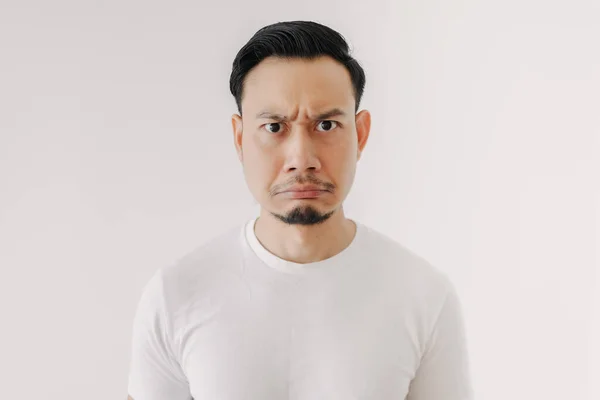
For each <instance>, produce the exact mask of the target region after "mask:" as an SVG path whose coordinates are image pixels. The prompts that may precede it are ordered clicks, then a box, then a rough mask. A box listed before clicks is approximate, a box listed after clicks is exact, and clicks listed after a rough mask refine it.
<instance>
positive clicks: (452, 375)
mask: <svg viewBox="0 0 600 400" xmlns="http://www.w3.org/2000/svg"><path fill="white" fill-rule="evenodd" d="M468 358H469V356H468V349H467V340H466V334H465V327H464V319H463V313H462V308H461V303H460V301H459V298H458V296H457V293H456V291H455V288H454V286H453V285H452V284H450V286H449V289H448V292H447V295H446V298H445V300H444V303H443V305H442V308H441V310H440V312H439V315H438V317H437V320H436V323H435V325H434V327H433V330H432V332H431V335H430V336H429V339H428V342H427V345H426V348H425V351H424V353H423V356H422V358H421V363H420V365H419V367H418V368H417V371H416V374H415V377H414V378H413V380H412V381H411V383H410V388H409V393H408V396H407V400H442V399H443V400H471V399H472V398H473V394H472V388H471V381H470V370H469V369H470V367H469V359H468Z"/></svg>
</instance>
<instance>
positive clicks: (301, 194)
mask: <svg viewBox="0 0 600 400" xmlns="http://www.w3.org/2000/svg"><path fill="white" fill-rule="evenodd" d="M326 193H328V191H327V190H289V191H285V192H282V194H283V195H284V196H285V197H286V198H290V199H315V198H318V197H321V196H323V195H324V194H326Z"/></svg>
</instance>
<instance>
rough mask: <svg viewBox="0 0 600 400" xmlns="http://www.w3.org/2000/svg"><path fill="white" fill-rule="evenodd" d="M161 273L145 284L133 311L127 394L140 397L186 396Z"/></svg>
mask: <svg viewBox="0 0 600 400" xmlns="http://www.w3.org/2000/svg"><path fill="white" fill-rule="evenodd" d="M163 285H164V282H163V277H162V275H161V274H160V271H158V272H157V273H156V274H155V275H154V276H153V277H152V278H151V279H150V280H149V282H148V283H147V284H146V286H145V287H144V289H143V291H142V295H141V297H140V300H139V302H138V306H137V309H136V312H135V317H134V321H133V328H132V338H131V359H130V368H129V380H128V396H129V399H132V396H135V397H136V398H138V399H140V400H190V399H191V398H192V396H191V395H190V391H189V385H188V382H187V379H186V377H185V375H184V373H183V370H182V368H181V366H180V364H179V360H178V359H177V356H176V354H175V351H174V349H173V346H172V339H171V335H172V333H171V330H170V326H169V320H168V313H167V307H166V305H165V304H166V302H165V298H164V296H165V293H164V287H163Z"/></svg>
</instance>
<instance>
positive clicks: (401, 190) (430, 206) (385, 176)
mask: <svg viewBox="0 0 600 400" xmlns="http://www.w3.org/2000/svg"><path fill="white" fill-rule="evenodd" d="M295 19H311V20H315V21H318V22H321V23H324V24H326V25H329V26H330V27H332V28H334V29H336V30H338V31H339V32H340V33H342V34H343V35H344V36H345V37H346V38H347V39H348V41H349V42H350V43H351V45H352V47H353V48H354V53H353V54H354V56H355V57H356V58H357V59H358V60H359V61H360V62H361V63H362V65H363V66H364V68H365V70H366V74H367V86H366V91H365V96H364V100H363V103H362V107H361V108H367V109H369V110H370V111H371V112H372V116H373V123H372V131H371V136H370V139H369V142H368V144H367V147H366V150H365V153H364V154H363V158H362V159H361V160H360V162H359V164H358V171H357V176H356V181H355V184H354V186H353V189H352V191H351V193H350V196H349V197H348V199H347V201H346V203H345V209H346V212H347V215H348V216H349V217H353V218H356V219H358V220H360V221H361V222H363V223H365V224H367V225H370V226H372V227H373V228H375V229H379V230H380V231H382V232H384V233H387V234H389V235H390V236H392V237H394V238H395V239H397V240H398V241H400V242H401V243H403V244H404V245H406V246H407V247H409V248H411V249H413V250H414V251H416V252H417V253H419V254H420V255H422V256H423V257H425V258H426V259H428V260H429V261H430V262H432V263H433V264H435V265H436V266H437V267H439V268H440V269H442V270H443V271H446V272H447V273H448V274H449V275H450V277H451V278H452V280H453V281H454V282H455V284H456V286H457V288H458V291H459V294H460V295H461V298H462V301H463V303H464V308H465V314H466V318H467V330H468V331H467V333H468V338H469V341H470V342H469V345H470V353H471V359H472V370H473V382H474V388H475V393H476V397H477V399H485V400H501V399H502V400H504V399H524V400H525V399H527V400H530V399H545V400H554V399H556V400H558V399H561V400H564V399H570V400H571V399H586V400H588V399H589V400H592V399H600V386H599V385H600V368H599V363H600V348H599V343H598V341H597V340H596V342H593V341H592V339H593V337H595V338H596V339H597V338H599V337H600V329H599V327H598V322H599V321H598V320H599V317H598V314H600V294H599V293H598V291H599V289H600V283H599V282H598V280H599V278H600V272H599V271H598V269H599V264H598V260H599V259H600V243H599V240H600V236H599V234H598V226H600V195H599V193H600V162H599V161H598V160H599V149H598V146H599V142H600V139H599V136H600V95H599V93H600V77H599V75H600V72H599V71H600V45H599V38H600V27H599V22H598V21H600V3H599V2H598V1H592V0H590V1H587V2H585V1H577V2H567V1H562V2H558V1H550V2H548V1H541V0H537V1H535V0H509V1H469V0H463V1H458V0H452V1H433V0H420V1H417V0H410V1H402V0H394V1H393V0H389V1H374V0H371V1H367V2H359V1H356V2H348V1H341V0H340V1H324V0H319V1H312V0H309V1H306V0H303V1H302V2H300V1H296V2H282V1H276V0H272V1H241V0H240V1H236V2H232V1H219V2H217V4H213V2H210V3H209V2H206V5H203V4H201V2H199V1H132V0H127V1H114V2H110V3H109V2H99V1H98V2H90V1H64V0H58V1H57V0H55V1H51V2H50V1H42V0H37V1H9V0H0V267H1V273H2V274H1V276H2V278H1V279H0V320H1V328H0V398H2V399H32V398H36V399H61V400H75V399H81V398H85V399H88V400H101V399H102V400H105V399H125V398H126V395H127V393H126V387H127V374H128V367H129V351H130V333H131V323H132V318H133V313H134V310H135V306H136V303H137V301H138V298H139V295H140V291H141V288H142V286H143V285H144V284H145V283H146V281H147V280H148V279H149V277H150V276H151V274H152V273H153V272H154V271H155V270H156V269H157V268H159V267H161V266H163V265H165V264H167V263H170V262H172V261H174V260H175V259H177V258H179V257H180V256H182V255H183V254H185V253H186V252H187V251H189V250H190V249H192V248H193V247H195V246H197V245H198V244H200V243H201V242H203V241H204V240H207V239H208V238H210V237H213V236H214V235H217V234H218V233H220V232H223V231H225V230H227V229H229V228H231V227H234V226H236V225H238V224H241V223H243V222H244V221H245V220H246V219H248V218H251V217H254V216H256V215H257V213H258V206H257V205H256V203H255V202H254V200H253V199H252V197H251V195H250V193H249V191H248V190H247V187H246V186H245V182H244V179H243V175H242V170H241V165H240V164H239V162H238V160H237V157H236V155H235V150H234V145H233V136H232V133H231V124H230V116H231V114H232V113H234V112H236V110H235V103H234V101H233V97H232V96H231V95H230V93H229V83H228V79H229V74H230V72H231V63H232V61H233V58H234V57H235V54H236V53H237V51H238V49H239V48H240V47H241V46H242V45H243V44H244V43H245V42H246V41H247V40H248V39H249V38H250V36H251V35H252V34H253V33H254V32H255V31H256V30H258V29H259V28H260V27H262V26H264V25H267V24H270V23H273V22H277V21H284V20H295ZM594 296H595V297H594ZM594 324H595V325H594Z"/></svg>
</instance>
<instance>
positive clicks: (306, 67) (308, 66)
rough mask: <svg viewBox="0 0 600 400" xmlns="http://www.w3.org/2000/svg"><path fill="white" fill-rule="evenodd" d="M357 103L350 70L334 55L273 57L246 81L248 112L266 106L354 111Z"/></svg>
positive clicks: (243, 106) (244, 92) (243, 105)
mask: <svg viewBox="0 0 600 400" xmlns="http://www.w3.org/2000/svg"><path fill="white" fill-rule="evenodd" d="M354 104H355V100H354V89H353V87H352V80H351V78H350V73H349V72H348V70H347V69H346V68H345V67H344V66H343V65H342V64H341V63H339V62H337V61H336V60H334V59H332V58H330V57H320V58H317V59H314V60H307V59H300V58H298V59H282V58H275V57H269V58H266V59H265V60H263V61H262V62H261V63H259V64H258V65H257V66H256V67H254V68H253V69H252V70H251V71H250V72H249V73H248V74H247V76H246V79H245V81H244V91H243V98H242V108H243V110H244V114H246V112H249V113H254V112H255V111H257V110H259V109H264V108H271V109H273V108H275V109H277V110H279V111H280V112H286V111H287V110H293V109H295V108H297V107H300V108H302V109H308V110H317V111H321V110H323V109H324V108H333V107H338V108H342V109H351V110H352V111H354ZM250 115H252V114H250Z"/></svg>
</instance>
